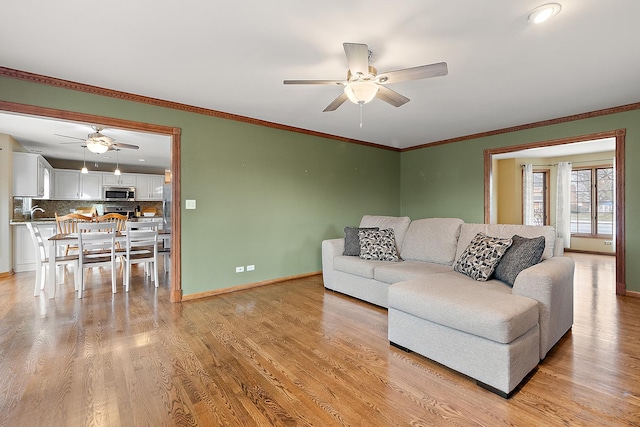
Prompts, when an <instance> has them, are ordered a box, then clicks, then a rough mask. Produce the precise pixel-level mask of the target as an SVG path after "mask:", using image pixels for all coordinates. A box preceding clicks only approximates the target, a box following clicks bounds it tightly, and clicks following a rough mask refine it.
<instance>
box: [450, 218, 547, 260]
mask: <svg viewBox="0 0 640 427" xmlns="http://www.w3.org/2000/svg"><path fill="white" fill-rule="evenodd" d="M478 233H484V234H486V235H487V236H492V237H513V235H515V234H517V235H519V236H522V237H527V238H532V237H538V236H544V241H545V246H544V252H543V253H542V259H543V260H545V259H547V258H551V257H552V256H553V249H554V246H555V243H556V232H555V229H554V228H553V227H551V226H550V225H544V226H542V225H517V224H467V223H465V224H462V227H461V228H460V237H459V238H458V249H457V251H456V259H458V258H460V255H462V253H463V252H464V251H465V249H466V248H467V246H469V243H471V240H472V239H473V238H474V237H475V236H476V234H478Z"/></svg>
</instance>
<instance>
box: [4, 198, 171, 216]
mask: <svg viewBox="0 0 640 427" xmlns="http://www.w3.org/2000/svg"><path fill="white" fill-rule="evenodd" d="M25 199H28V198H23V197H14V200H13V206H14V209H13V220H22V219H24V215H23V212H22V210H23V209H22V207H23V206H24V207H25V208H26V207H27V205H28V200H25ZM25 202H26V203H25ZM36 205H38V207H40V208H42V209H44V212H39V211H36V212H34V213H33V219H40V218H53V217H54V216H55V215H54V214H55V213H56V212H57V213H58V215H66V214H68V213H71V212H73V211H75V210H76V209H77V208H81V207H92V206H95V207H96V209H97V210H98V212H100V210H101V209H103V210H104V209H105V208H107V207H118V208H123V209H124V210H126V211H131V212H133V211H134V210H135V208H136V206H140V209H141V210H146V209H155V210H156V216H162V202H159V201H140V202H104V201H101V200H94V201H91V200H44V199H32V200H31V207H34V206H36Z"/></svg>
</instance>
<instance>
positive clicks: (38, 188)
mask: <svg viewBox="0 0 640 427" xmlns="http://www.w3.org/2000/svg"><path fill="white" fill-rule="evenodd" d="M52 174H53V168H52V167H51V165H50V164H49V163H48V162H47V161H46V160H45V158H44V157H42V156H41V155H39V154H33V153H20V152H14V153H13V195H14V196H18V197H35V198H39V199H49V198H50V196H51V192H50V188H51V185H50V184H51V176H52Z"/></svg>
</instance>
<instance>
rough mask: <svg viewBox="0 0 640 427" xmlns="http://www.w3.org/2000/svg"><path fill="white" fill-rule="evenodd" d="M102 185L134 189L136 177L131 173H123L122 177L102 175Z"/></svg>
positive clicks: (108, 174)
mask: <svg viewBox="0 0 640 427" xmlns="http://www.w3.org/2000/svg"><path fill="white" fill-rule="evenodd" d="M102 185H104V186H105V187H109V186H111V187H135V186H136V175H135V174H132V173H123V174H122V175H114V174H112V173H103V174H102Z"/></svg>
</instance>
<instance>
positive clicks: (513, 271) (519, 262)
mask: <svg viewBox="0 0 640 427" xmlns="http://www.w3.org/2000/svg"><path fill="white" fill-rule="evenodd" d="M511 240H512V241H513V243H511V246H510V247H509V249H507V251H506V252H505V253H504V255H503V256H502V259H500V262H499V263H498V265H497V266H496V271H495V278H496V279H498V280H502V281H503V282H505V283H506V284H507V285H509V286H513V283H514V282H515V281H516V277H517V276H518V274H520V272H521V271H522V270H524V269H525V268H529V267H531V266H532V265H536V264H537V263H539V262H540V260H541V259H542V252H543V251H544V236H539V237H534V238H532V239H527V238H526V237H522V236H518V235H517V234H516V235H514V236H513V237H512V238H511Z"/></svg>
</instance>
